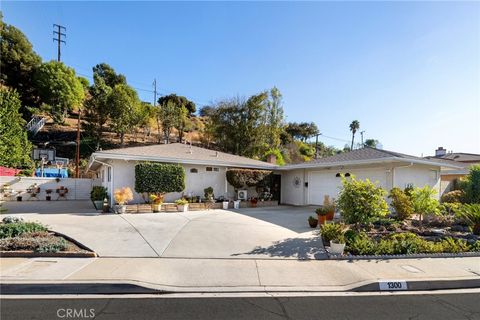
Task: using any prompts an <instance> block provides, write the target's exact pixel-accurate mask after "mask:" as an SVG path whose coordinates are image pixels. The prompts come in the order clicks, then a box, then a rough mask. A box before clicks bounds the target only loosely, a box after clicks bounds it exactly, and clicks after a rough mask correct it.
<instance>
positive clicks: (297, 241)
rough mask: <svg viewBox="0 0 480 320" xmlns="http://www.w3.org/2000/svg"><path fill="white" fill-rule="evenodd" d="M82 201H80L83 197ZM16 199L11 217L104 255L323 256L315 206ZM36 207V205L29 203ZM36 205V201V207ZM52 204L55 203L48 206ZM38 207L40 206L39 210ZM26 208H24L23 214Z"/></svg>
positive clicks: (183, 256)
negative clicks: (143, 207) (140, 206)
mask: <svg viewBox="0 0 480 320" xmlns="http://www.w3.org/2000/svg"><path fill="white" fill-rule="evenodd" d="M77 202H78V201H77ZM45 203H46V202H38V205H37V206H36V207H28V206H27V207H26V208H24V209H22V208H21V205H19V204H14V203H10V204H7V205H6V207H7V208H8V209H9V212H8V215H20V216H22V217H24V218H25V219H26V220H33V221H39V222H42V223H44V224H47V225H48V226H49V227H50V228H51V229H52V230H55V231H57V232H60V233H64V234H66V235H68V236H70V237H72V238H74V239H76V240H78V241H79V242H81V243H83V244H84V245H86V246H87V247H89V248H91V249H92V250H94V251H95V252H97V253H98V254H99V255H100V256H101V257H163V258H241V259H248V258H252V259H323V258H325V257H326V255H325V251H324V248H323V245H322V242H321V240H320V239H319V237H318V236H317V231H312V229H310V228H309V226H308V223H307V218H308V216H309V215H310V214H311V213H312V212H313V208H308V207H290V206H279V207H272V208H251V209H239V210H207V211H189V212H185V213H175V212H169V213H150V214H123V215H117V214H98V213H96V212H95V211H94V209H93V207H91V209H88V210H87V208H88V206H91V205H90V204H89V203H88V202H85V203H82V204H80V203H77V206H76V207H77V209H75V207H74V206H72V202H67V201H65V202H62V203H58V202H52V203H50V204H49V205H48V204H47V205H46V206H47V207H46V208H47V210H46V212H45V211H43V212H42V210H41V208H40V207H39V206H40V205H45ZM28 205H30V203H29V204H28ZM32 206H33V205H32ZM48 207H51V208H50V209H48ZM35 209H36V210H35ZM22 211H23V212H22Z"/></svg>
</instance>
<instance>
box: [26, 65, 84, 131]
mask: <svg viewBox="0 0 480 320" xmlns="http://www.w3.org/2000/svg"><path fill="white" fill-rule="evenodd" d="M34 81H35V86H36V87H37V89H38V92H39V95H40V99H41V101H42V102H43V103H45V104H46V105H47V106H48V107H49V110H50V113H51V115H52V118H53V119H54V120H55V122H63V119H64V117H65V115H66V114H67V112H68V111H71V110H73V109H75V108H78V107H80V105H81V104H82V102H83V99H84V98H85V93H84V89H83V85H82V82H81V81H80V80H79V79H78V78H77V76H76V75H75V71H74V70H73V69H72V68H69V67H67V66H65V65H64V64H63V63H61V62H57V61H50V62H47V63H43V64H42V65H41V66H40V67H39V68H38V70H37V72H36V73H35V78H34Z"/></svg>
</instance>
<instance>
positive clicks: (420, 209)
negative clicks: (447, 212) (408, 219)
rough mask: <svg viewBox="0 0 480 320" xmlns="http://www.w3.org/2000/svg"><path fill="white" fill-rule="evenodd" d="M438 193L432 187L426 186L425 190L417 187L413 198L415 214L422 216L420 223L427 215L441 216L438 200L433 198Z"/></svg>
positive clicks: (412, 194) (413, 192)
mask: <svg viewBox="0 0 480 320" xmlns="http://www.w3.org/2000/svg"><path fill="white" fill-rule="evenodd" d="M435 194H436V191H435V190H434V189H432V188H431V187H430V186H428V185H426V186H424V187H423V188H418V187H415V188H414V189H413V190H412V192H411V198H412V203H413V208H414V210H415V213H417V214H419V215H420V221H422V217H423V216H424V215H426V214H439V213H440V208H439V203H438V200H437V199H434V198H433V196H434V195H435Z"/></svg>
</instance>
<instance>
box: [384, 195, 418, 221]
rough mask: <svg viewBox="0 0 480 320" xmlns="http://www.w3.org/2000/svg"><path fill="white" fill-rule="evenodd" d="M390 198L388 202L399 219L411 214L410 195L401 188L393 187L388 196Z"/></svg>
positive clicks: (408, 216)
mask: <svg viewBox="0 0 480 320" xmlns="http://www.w3.org/2000/svg"><path fill="white" fill-rule="evenodd" d="M388 197H389V198H390V199H392V203H391V204H390V205H391V206H392V208H393V209H394V210H395V213H396V214H397V218H398V219H399V220H405V219H408V218H410V217H411V216H412V215H413V203H412V201H411V200H410V197H409V196H408V195H407V194H406V193H405V192H404V191H403V190H401V189H399V188H393V189H392V190H390V195H389V196H388Z"/></svg>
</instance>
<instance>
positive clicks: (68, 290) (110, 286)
mask: <svg viewBox="0 0 480 320" xmlns="http://www.w3.org/2000/svg"><path fill="white" fill-rule="evenodd" d="M0 292H1V293H2V295H56V294H82V295H83V294H160V293H169V292H166V291H162V290H156V289H151V288H147V287H143V286H139V285H135V284H130V283H22V284H18V283H1V284H0Z"/></svg>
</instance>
